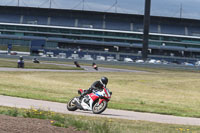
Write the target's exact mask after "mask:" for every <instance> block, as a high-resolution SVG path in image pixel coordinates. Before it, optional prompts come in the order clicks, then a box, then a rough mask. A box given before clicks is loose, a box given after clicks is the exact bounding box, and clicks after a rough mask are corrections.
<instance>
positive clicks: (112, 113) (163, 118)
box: [0, 63, 200, 126]
mask: <svg viewBox="0 0 200 133" xmlns="http://www.w3.org/2000/svg"><path fill="white" fill-rule="evenodd" d="M51 64H52V63H51ZM55 65H66V66H74V65H67V64H55ZM83 68H84V70H49V69H19V68H0V71H51V72H145V71H135V70H126V69H114V68H103V67H101V68H99V71H96V70H94V69H93V68H92V67H91V66H83ZM0 106H9V107H16V108H26V109H30V108H39V109H43V110H48V111H53V112H58V113H64V114H73V115H85V116H95V117H107V118H118V119H127V120H142V121H150V122H157V123H167V124H181V125H198V126H199V125H200V118H190V117H177V116H171V115H160V114H152V113H141V112H134V111H124V110H114V109H106V110H105V111H104V112H103V113H102V114H99V115H96V114H93V113H92V112H90V111H81V110H77V111H74V112H71V111H67V109H66V104H63V103H56V102H49V101H41V100H33V99H25V98H16V97H10V96H2V95H0Z"/></svg>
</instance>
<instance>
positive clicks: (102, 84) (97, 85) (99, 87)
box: [79, 77, 108, 100]
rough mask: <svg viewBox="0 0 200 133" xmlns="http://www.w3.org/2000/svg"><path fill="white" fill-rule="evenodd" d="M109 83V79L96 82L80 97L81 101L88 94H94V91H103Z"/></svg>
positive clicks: (103, 78)
mask: <svg viewBox="0 0 200 133" xmlns="http://www.w3.org/2000/svg"><path fill="white" fill-rule="evenodd" d="M107 83H108V78H107V77H101V79H100V80H99V81H95V82H94V83H93V84H92V85H91V87H90V88H89V89H88V90H84V91H83V93H82V94H81V96H80V98H79V99H80V100H81V99H82V98H83V97H84V96H85V95H87V94H90V93H92V91H93V90H95V91H102V90H103V88H104V87H106V85H107Z"/></svg>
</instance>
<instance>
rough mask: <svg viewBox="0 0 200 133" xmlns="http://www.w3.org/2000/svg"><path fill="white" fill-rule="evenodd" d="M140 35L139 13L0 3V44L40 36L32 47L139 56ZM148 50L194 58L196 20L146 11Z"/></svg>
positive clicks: (199, 52)
mask: <svg viewBox="0 0 200 133" xmlns="http://www.w3.org/2000/svg"><path fill="white" fill-rule="evenodd" d="M142 37H143V15H136V14H134V15H133V14H122V13H107V12H96V11H82V10H81V11H79V10H66V9H47V8H33V7H15V6H0V45H8V44H12V45H13V46H14V45H19V46H25V47H31V42H32V40H44V41H45V43H44V44H45V45H41V46H42V47H40V48H38V50H41V48H42V50H43V52H46V53H47V52H53V54H54V55H59V53H66V57H70V56H71V55H72V54H74V53H76V54H79V56H80V58H81V57H84V55H85V54H87V55H91V56H92V58H94V57H97V56H113V57H117V58H125V57H134V58H139V57H141V51H142ZM80 49H81V50H80ZM34 50H36V52H35V53H37V47H36V46H35V47H34ZM149 55H150V57H156V58H161V57H162V58H166V59H172V58H176V57H178V58H182V57H184V58H186V57H187V58H191V59H193V58H195V59H197V58H200V20H195V19H183V18H181V19H180V18H172V17H159V16H152V17H151V25H150V39H149Z"/></svg>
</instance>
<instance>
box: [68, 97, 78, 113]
mask: <svg viewBox="0 0 200 133" xmlns="http://www.w3.org/2000/svg"><path fill="white" fill-rule="evenodd" d="M75 98H76V97H74V98H72V99H71V100H70V101H69V102H68V103H67V109H68V110H69V111H75V110H77V107H76V105H75V104H74V102H75Z"/></svg>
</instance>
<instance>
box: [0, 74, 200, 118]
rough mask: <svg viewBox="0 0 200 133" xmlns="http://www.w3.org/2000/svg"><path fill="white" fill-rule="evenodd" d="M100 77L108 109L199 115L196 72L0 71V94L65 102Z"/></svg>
mask: <svg viewBox="0 0 200 133" xmlns="http://www.w3.org/2000/svg"><path fill="white" fill-rule="evenodd" d="M101 76H107V77H108V78H109V83H108V86H107V87H108V88H109V89H110V90H111V91H112V92H113V95H112V98H111V101H110V102H109V106H108V107H109V108H113V109H122V110H132V111H139V112H152V113H159V114H170V115H176V116H190V117H200V108H199V106H200V89H199V86H200V74H199V72H196V73H194V72H175V71H158V72H152V73H122V72H120V73H114V72H113V73H111V72H110V73H108V72H107V73H98V72H96V73H85V72H82V73H78V72H73V73H70V72H66V73H59V72H0V94H2V95H10V96H17V97H24V98H32V99H41V100H49V101H55V102H62V103H66V102H67V101H68V100H69V99H70V98H72V97H74V96H76V95H77V90H78V88H82V89H88V88H89V87H90V85H91V84H92V83H93V82H94V81H96V80H99V78H100V77H101Z"/></svg>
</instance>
